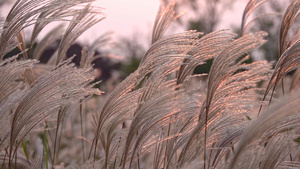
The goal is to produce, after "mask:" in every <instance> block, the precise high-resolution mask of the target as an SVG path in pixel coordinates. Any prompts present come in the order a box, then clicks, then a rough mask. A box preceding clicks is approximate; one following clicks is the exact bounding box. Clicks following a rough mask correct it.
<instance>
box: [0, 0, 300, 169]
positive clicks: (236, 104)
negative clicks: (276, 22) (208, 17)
mask: <svg viewBox="0 0 300 169" xmlns="http://www.w3.org/2000/svg"><path fill="white" fill-rule="evenodd" d="M93 1H94V0H17V1H16V2H14V4H13V6H12V8H11V9H10V12H9V13H8V14H7V16H5V17H4V18H0V168H1V169H17V168H18V169H23V168H24V169H25V168H43V169H50V168H55V169H60V168H61V169H63V168H66V169H73V168H75V169H77V168H82V169H91V168H96V169H117V168H121V169H125V168H126V169H127V168H133V169H148V168H153V169H171V168H172V169H173V168H176V169H177V168H183V169H185V168H191V169H196V168H197V169H198V168H204V169H213V168H216V169H223V168H224V169H232V168H237V169H245V168H249V169H256V168H258V169H273V168H279V169H297V168H300V91H299V89H298V88H299V86H300V85H299V83H300V71H299V70H297V69H298V68H299V67H300V55H299V54H300V26H299V17H298V16H299V15H300V9H299V8H300V0H290V1H286V5H287V8H285V9H284V10H283V12H282V13H281V15H280V17H281V20H280V26H279V27H277V31H278V34H276V35H275V36H277V39H278V42H276V43H278V49H276V50H277V51H274V52H276V53H278V56H279V58H277V60H276V61H268V59H265V60H255V59H253V58H255V54H259V52H255V51H258V50H260V49H261V47H262V46H263V45H265V46H268V45H269V41H268V40H269V39H270V36H271V34H268V33H267V31H262V30H258V31H253V29H251V27H252V26H253V25H255V24H256V21H257V20H259V19H260V18H261V17H269V16H267V15H268V14H262V15H257V16H256V15H255V14H257V13H255V11H256V10H257V9H258V8H260V7H261V6H262V5H264V4H265V2H266V1H267V0H249V2H248V3H247V6H246V7H245V9H244V13H243V17H242V18H243V19H242V20H241V27H240V28H239V29H240V31H239V33H234V32H233V31H232V30H230V29H221V30H217V31H213V32H210V33H202V32H198V31H196V30H188V31H185V32H181V33H174V34H166V31H167V29H168V27H169V26H170V24H171V23H172V22H174V21H175V20H176V19H177V18H178V17H180V15H181V13H180V12H178V11H177V6H176V3H175V2H169V3H165V1H162V3H161V6H160V7H159V10H158V12H157V15H156V19H155V22H154V23H153V25H154V26H153V30H152V37H151V39H149V41H151V46H150V47H149V48H148V49H147V51H146V52H145V53H144V55H143V56H142V58H141V60H140V62H139V66H138V67H137V69H136V70H135V71H134V72H133V73H131V74H130V75H128V76H127V77H126V78H125V79H124V80H122V81H121V80H120V82H118V84H116V86H112V85H113V84H114V83H108V82H101V81H97V80H95V73H97V72H95V70H94V68H93V60H94V59H95V58H96V57H97V56H96V55H95V53H96V51H97V50H98V48H101V45H103V43H104V42H105V41H106V39H105V37H99V39H95V43H93V44H91V45H85V47H84V48H83V49H82V51H81V57H80V62H79V64H78V65H75V64H74V63H73V62H72V59H74V57H75V56H73V57H66V52H67V51H68V49H69V48H70V46H71V45H72V44H74V43H75V41H76V39H77V38H78V37H79V36H80V35H82V34H83V33H84V32H85V31H86V30H88V29H89V28H91V27H92V26H94V25H95V24H97V23H99V22H101V21H102V20H103V19H105V12H104V9H103V8H102V7H99V6H95V5H94V3H93ZM269 1H271V0H269ZM1 4H2V3H0V5H1ZM129 12H130V11H129ZM153 17H155V16H153ZM129 19H130V18H129ZM57 22H59V23H62V24H63V25H64V26H62V25H58V24H57V27H54V28H53V29H51V30H50V31H49V33H48V34H47V35H45V36H41V34H40V33H41V32H42V31H43V30H44V28H45V27H47V26H48V25H50V24H53V23H57ZM28 28H32V29H33V30H32V33H31V34H25V33H24V30H25V29H28ZM38 37H39V39H41V40H39V41H37V38H38ZM57 39H61V40H60V42H59V46H58V49H57V50H56V51H55V53H53V55H52V56H51V58H49V60H48V61H47V62H46V63H45V62H41V60H40V58H41V57H42V54H43V52H44V51H45V50H46V49H47V48H48V47H49V46H50V44H51V43H53V42H55V41H56V40H57ZM37 42H38V43H37ZM16 49H17V50H19V52H18V54H17V55H14V56H9V53H11V51H13V50H16ZM263 57H265V58H267V57H272V56H263ZM208 60H212V65H211V66H210V70H209V73H207V74H196V73H194V70H195V68H196V67H198V66H199V65H205V64H206V62H207V61H208ZM98 73H99V72H98ZM99 86H101V87H100V88H99ZM102 90H103V91H102Z"/></svg>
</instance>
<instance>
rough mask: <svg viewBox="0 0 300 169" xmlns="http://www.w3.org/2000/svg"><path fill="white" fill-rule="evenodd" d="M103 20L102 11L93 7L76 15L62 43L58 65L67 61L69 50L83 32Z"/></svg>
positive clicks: (88, 7) (86, 7)
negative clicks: (66, 56)
mask: <svg viewBox="0 0 300 169" xmlns="http://www.w3.org/2000/svg"><path fill="white" fill-rule="evenodd" d="M99 15H100V16H99ZM102 19H104V17H103V14H102V9H101V8H94V7H92V6H91V5H87V6H85V8H84V9H82V10H80V13H78V14H76V15H74V17H73V19H72V21H71V23H70V24H69V26H68V28H67V30H66V31H65V33H64V35H63V37H62V40H61V42H60V45H59V49H58V55H57V58H56V64H58V63H59V62H61V61H63V60H64V59H65V55H66V52H67V50H68V49H69V47H70V46H71V45H72V43H74V41H75V40H76V39H77V38H78V37H79V36H80V35H81V34H82V33H83V32H85V31H86V30H87V29H89V28H90V27H92V26H93V25H95V24H96V23H98V22H100V21H101V20H102Z"/></svg>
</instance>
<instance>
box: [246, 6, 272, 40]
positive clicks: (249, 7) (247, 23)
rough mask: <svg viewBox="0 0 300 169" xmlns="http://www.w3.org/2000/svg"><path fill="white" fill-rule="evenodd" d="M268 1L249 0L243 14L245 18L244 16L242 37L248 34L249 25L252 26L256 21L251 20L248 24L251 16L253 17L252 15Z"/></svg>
mask: <svg viewBox="0 0 300 169" xmlns="http://www.w3.org/2000/svg"><path fill="white" fill-rule="evenodd" d="M266 1H267V0H249V1H248V3H247V5H246V7H245V9H244V12H243V16H242V23H241V32H242V35H245V34H246V31H247V29H248V27H249V24H251V23H252V22H253V21H254V20H255V19H254V20H251V21H249V22H247V20H248V18H249V16H250V15H251V13H252V12H253V11H254V10H255V9H256V8H258V7H259V6H261V5H262V4H263V3H265V2H266Z"/></svg>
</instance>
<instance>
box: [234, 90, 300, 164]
mask: <svg viewBox="0 0 300 169" xmlns="http://www.w3.org/2000/svg"><path fill="white" fill-rule="evenodd" d="M299 122H300V119H299V90H298V91H297V92H294V93H292V94H290V95H287V96H285V97H283V98H282V99H279V100H278V101H276V102H274V104H272V105H271V106H270V107H269V108H268V109H267V110H265V111H264V112H263V113H262V114H261V115H260V116H259V117H258V119H256V120H255V121H253V123H251V125H250V126H249V127H248V129H247V130H246V132H245V133H244V134H243V137H241V140H240V142H239V144H238V147H237V149H236V151H235V154H234V157H233V159H232V161H231V163H230V165H229V168H233V167H242V165H243V164H242V161H244V160H242V159H243V157H244V156H243V154H245V153H247V152H249V151H250V152H251V151H252V150H253V149H252V148H250V147H251V146H252V147H253V146H254V147H258V148H260V149H262V150H261V151H263V152H264V154H269V155H266V157H265V158H267V159H263V158H259V159H258V161H257V162H256V163H254V165H258V164H257V163H263V164H264V165H267V166H269V167H271V168H273V167H278V166H279V165H281V164H280V163H282V162H284V160H287V159H289V160H291V159H294V157H292V158H290V157H289V154H292V155H293V152H296V154H295V155H297V154H298V153H297V151H299V143H296V142H295V141H293V140H294V139H297V138H299ZM276 140H278V141H276ZM272 142H277V143H275V144H273V143H272ZM264 145H267V146H264ZM279 145H280V146H279ZM268 147H270V148H268ZM278 149H279V150H278ZM277 150H278V151H277ZM261 156H262V155H260V156H259V157H261ZM249 157H254V156H248V157H247V158H248V160H249ZM270 160H272V161H270ZM240 162H241V163H240ZM286 162H287V163H291V164H292V162H289V161H288V160H287V161H286ZM249 167H251V166H249Z"/></svg>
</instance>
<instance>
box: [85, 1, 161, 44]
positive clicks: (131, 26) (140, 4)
mask: <svg viewBox="0 0 300 169" xmlns="http://www.w3.org/2000/svg"><path fill="white" fill-rule="evenodd" d="M96 2H97V3H96V4H97V5H98V6H100V7H103V8H105V11H104V13H105V14H106V18H105V19H104V20H102V21H101V22H100V23H98V24H97V25H96V26H94V27H92V28H91V29H90V30H89V31H88V32H87V33H86V34H85V35H84V36H85V37H87V38H88V39H94V38H95V35H100V34H103V33H105V32H107V31H113V32H114V37H120V36H122V37H128V36H132V34H134V33H138V34H143V35H144V36H146V34H147V33H149V32H151V30H152V26H153V23H154V20H155V16H156V12H157V10H158V7H159V0H97V1H96ZM81 39H84V38H81Z"/></svg>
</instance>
